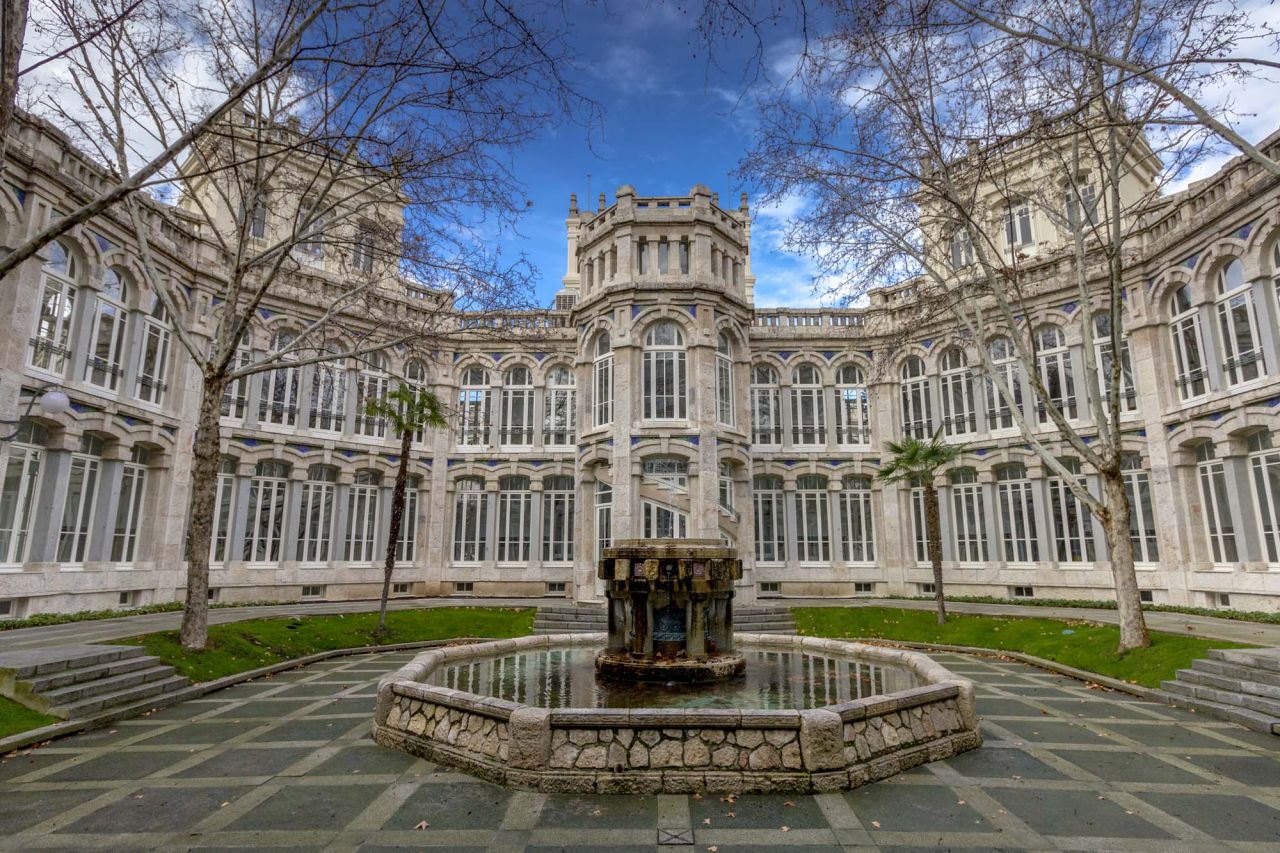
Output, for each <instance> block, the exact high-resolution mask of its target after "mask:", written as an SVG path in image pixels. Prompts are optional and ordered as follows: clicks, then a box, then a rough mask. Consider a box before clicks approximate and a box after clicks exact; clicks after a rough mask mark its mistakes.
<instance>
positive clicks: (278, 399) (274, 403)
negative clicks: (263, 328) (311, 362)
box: [258, 332, 319, 427]
mask: <svg viewBox="0 0 1280 853" xmlns="http://www.w3.org/2000/svg"><path fill="white" fill-rule="evenodd" d="M293 340H294V336H293V334H292V333H291V332H277V333H276V334H275V335H274V336H273V337H272V338H271V351H272V352H276V353H278V352H281V351H283V350H284V349H285V347H287V346H289V345H290V344H292V343H293ZM293 357H294V356H293V353H289V354H288V355H285V356H282V357H281V358H282V360H283V361H282V363H279V365H278V366H277V367H275V368H274V369H272V370H268V371H266V372H265V373H263V374H262V380H261V381H262V387H261V394H260V398H259V400H258V420H259V422H261V423H263V424H272V425H275V426H288V427H291V426H294V425H295V424H296V423H297V422H298V384H299V383H300V382H301V373H302V371H301V370H300V369H299V368H297V367H290V366H289V364H288V362H290V361H292V360H293ZM317 369H319V368H317Z"/></svg>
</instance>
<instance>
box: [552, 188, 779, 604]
mask: <svg viewBox="0 0 1280 853" xmlns="http://www.w3.org/2000/svg"><path fill="white" fill-rule="evenodd" d="M566 225H567V230H568V270H567V273H566V275H565V277H564V289H563V290H562V291H561V292H560V293H559V294H558V295H557V297H556V306H557V307H558V308H562V309H564V308H571V309H572V314H571V322H572V323H573V324H574V325H575V326H576V328H577V330H578V349H577V359H576V370H577V382H578V387H579V388H581V389H584V391H585V393H584V394H583V395H582V404H581V405H580V406H579V407H578V420H579V422H578V427H579V429H578V435H579V436H580V438H579V440H578V447H577V460H576V468H577V478H576V479H577V484H578V486H577V488H578V495H577V501H578V503H577V505H578V507H580V508H581V510H580V511H578V512H576V513H575V514H574V515H575V518H576V521H575V525H576V527H577V529H576V530H575V531H574V532H575V536H576V540H575V541H576V542H577V543H578V545H579V547H578V548H577V549H576V555H575V581H576V582H575V584H574V586H575V589H576V590H577V593H576V596H577V598H578V599H579V600H599V599H600V598H601V597H602V593H603V589H602V587H601V584H602V581H600V580H598V579H597V577H596V565H597V561H598V560H599V558H600V556H601V552H602V549H603V548H604V547H607V546H609V545H611V544H612V543H613V542H615V541H619V540H631V539H643V540H663V539H704V540H714V541H718V542H723V543H726V544H728V545H729V546H731V547H733V548H735V549H736V550H737V552H738V553H739V554H740V555H741V557H742V559H743V562H744V564H745V568H746V571H745V573H744V579H743V580H739V581H738V582H737V583H738V594H739V595H742V594H746V595H747V596H748V598H750V597H752V593H751V590H752V587H751V585H750V580H749V579H750V567H751V560H750V552H751V543H752V542H753V541H754V537H753V531H752V514H751V512H750V511H749V509H750V508H749V496H750V478H751V445H750V421H751V418H750V408H749V404H748V399H747V387H748V376H747V373H748V371H749V369H750V360H749V348H748V344H747V336H748V332H749V329H750V325H751V321H752V316H753V314H752V290H753V287H754V284H755V278H754V276H753V275H752V274H751V262H750V229H751V226H750V217H749V212H748V208H747V201H746V195H745V194H743V196H742V201H741V204H740V206H739V207H738V209H737V210H729V209H725V208H723V207H721V206H720V205H719V203H718V199H717V198H716V196H715V195H713V194H712V192H711V191H710V190H709V189H707V188H706V187H704V186H702V185H698V186H695V187H694V188H693V189H692V190H690V191H689V194H688V195H687V196H675V197H670V196H660V197H640V196H637V195H636V192H635V190H634V189H633V188H632V187H631V186H628V185H624V186H622V187H620V188H619V189H618V191H617V193H616V197H615V201H614V203H613V204H612V205H609V206H606V204H605V197H604V194H603V193H602V194H601V195H600V198H599V205H598V208H597V209H596V210H595V211H591V210H580V209H579V208H578V205H577V199H576V197H572V198H571V200H570V206H569V218H568V219H567V221H566Z"/></svg>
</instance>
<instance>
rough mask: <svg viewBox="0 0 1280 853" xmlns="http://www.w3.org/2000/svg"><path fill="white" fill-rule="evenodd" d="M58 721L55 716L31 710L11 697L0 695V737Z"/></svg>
mask: <svg viewBox="0 0 1280 853" xmlns="http://www.w3.org/2000/svg"><path fill="white" fill-rule="evenodd" d="M56 722H58V718H57V717H50V716H49V715H48V714H41V713H40V712H39V711H33V710H31V709H30V708H28V707H27V706H25V705H19V704H18V703H17V702H15V701H13V700H12V699H6V698H5V697H3V696H0V737H8V736H9V735H16V734H17V733H18V732H25V731H28V730H29V729H38V728H40V727H41V726H47V725H50V724H52V723H56Z"/></svg>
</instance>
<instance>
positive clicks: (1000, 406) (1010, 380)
mask: <svg viewBox="0 0 1280 853" xmlns="http://www.w3.org/2000/svg"><path fill="white" fill-rule="evenodd" d="M987 352H988V353H989V354H990V356H991V362H992V366H993V368H994V377H992V376H988V377H987V382H986V385H987V428H988V429H1012V428H1013V427H1014V424H1015V422H1014V419H1013V408H1012V407H1011V406H1010V405H1009V403H1008V401H1007V400H1006V399H1005V396H1004V394H1002V393H1001V392H1000V387H999V385H998V384H997V380H998V381H999V383H1001V384H1003V385H1004V387H1005V389H1006V390H1007V391H1008V392H1009V393H1010V394H1011V395H1012V397H1013V405H1014V406H1016V407H1017V408H1018V410H1019V411H1021V410H1022V385H1021V383H1019V382H1018V360H1017V354H1016V352H1015V350H1014V348H1013V341H1011V340H1009V339H1008V338H1006V337H997V338H992V339H991V341H990V343H988V344H987Z"/></svg>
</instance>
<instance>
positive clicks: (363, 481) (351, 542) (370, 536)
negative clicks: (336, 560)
mask: <svg viewBox="0 0 1280 853" xmlns="http://www.w3.org/2000/svg"><path fill="white" fill-rule="evenodd" d="M381 489H382V475H380V474H379V473H378V472H377V471H357V472H356V481H355V483H353V484H352V485H351V486H350V487H349V488H348V490H347V543H346V549H345V552H344V553H343V559H345V560H346V561H347V562H349V563H372V562H373V561H374V559H375V555H376V548H377V536H378V497H379V492H380V491H381Z"/></svg>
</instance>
